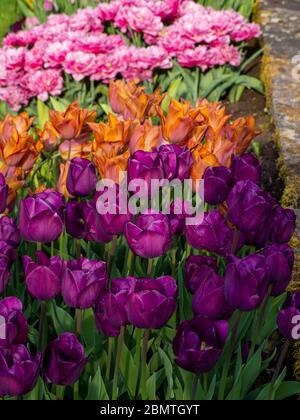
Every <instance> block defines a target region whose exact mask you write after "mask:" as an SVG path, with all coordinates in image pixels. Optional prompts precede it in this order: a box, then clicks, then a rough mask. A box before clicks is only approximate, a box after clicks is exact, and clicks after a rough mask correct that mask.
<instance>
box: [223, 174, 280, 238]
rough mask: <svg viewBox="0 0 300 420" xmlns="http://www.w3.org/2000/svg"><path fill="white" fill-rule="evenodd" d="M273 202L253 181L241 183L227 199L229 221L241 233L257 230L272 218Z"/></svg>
mask: <svg viewBox="0 0 300 420" xmlns="http://www.w3.org/2000/svg"><path fill="white" fill-rule="evenodd" d="M273 203H274V202H273V200H272V199H271V198H270V196H269V195H268V194H266V193H265V192H263V191H262V190H261V189H260V188H259V187H258V186H257V185H256V184H254V182H252V181H239V182H238V183H237V184H236V185H235V186H234V187H233V189H232V191H231V192H230V194H229V196H228V198H227V205H228V219H229V220H230V222H231V223H233V224H234V225H235V226H236V227H237V228H238V229H239V230H240V231H241V232H244V233H248V232H253V231H255V230H257V228H258V226H261V225H264V224H265V223H266V224H267V223H268V221H269V220H270V218H271V216H272V209H273Z"/></svg>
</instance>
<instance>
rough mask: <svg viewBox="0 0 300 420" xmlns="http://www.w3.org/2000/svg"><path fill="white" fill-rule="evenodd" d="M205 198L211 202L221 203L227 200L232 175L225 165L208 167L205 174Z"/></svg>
mask: <svg viewBox="0 0 300 420" xmlns="http://www.w3.org/2000/svg"><path fill="white" fill-rule="evenodd" d="M203 180H204V200H205V201H206V202H207V203H209V204H221V203H223V201H225V200H226V198H227V196H228V193H229V190H230V187H231V183H232V176H231V172H230V170H229V169H228V168H225V167H224V166H217V167H208V168H207V169H206V170H205V172H204V175H203Z"/></svg>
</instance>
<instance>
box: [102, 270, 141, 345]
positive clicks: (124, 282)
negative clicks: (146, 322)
mask: <svg viewBox="0 0 300 420" xmlns="http://www.w3.org/2000/svg"><path fill="white" fill-rule="evenodd" d="M134 282H135V278H133V277H127V278H123V279H122V278H120V279H113V280H112V282H111V289H110V290H106V291H103V292H101V293H100V295H99V297H98V299H97V302H96V307H95V318H96V325H97V328H98V330H99V331H100V332H101V333H102V334H104V335H106V336H107V337H116V336H118V335H119V334H120V328H121V327H123V326H125V325H126V324H128V319H127V300H128V292H129V290H130V289H131V287H132V286H133V285H134Z"/></svg>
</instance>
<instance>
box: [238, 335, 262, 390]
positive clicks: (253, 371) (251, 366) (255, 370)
mask: <svg viewBox="0 0 300 420" xmlns="http://www.w3.org/2000/svg"><path fill="white" fill-rule="evenodd" d="M263 346H264V343H263V344H262V345H261V346H260V347H259V349H258V350H257V351H256V353H255V354H254V355H253V357H251V359H250V360H249V362H248V363H247V364H246V366H245V367H244V369H243V371H242V374H241V376H242V396H245V395H246V394H247V393H248V391H249V390H250V389H251V387H252V386H253V385H254V383H255V381H256V379H257V378H258V376H259V374H260V372H261V365H262V357H261V352H262V349H263Z"/></svg>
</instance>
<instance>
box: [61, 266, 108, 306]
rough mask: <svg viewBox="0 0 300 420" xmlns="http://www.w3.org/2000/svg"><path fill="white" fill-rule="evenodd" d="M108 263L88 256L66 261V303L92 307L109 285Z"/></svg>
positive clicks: (63, 293) (63, 277) (63, 283)
mask: <svg viewBox="0 0 300 420" xmlns="http://www.w3.org/2000/svg"><path fill="white" fill-rule="evenodd" d="M107 281H108V278H107V271H106V263H105V262H103V261H91V260H88V259H87V258H80V259H79V260H70V261H66V262H65V265H64V269H63V276H62V295H63V298H64V301H65V303H66V304H67V305H68V306H70V307H72V308H78V309H87V308H91V307H92V306H93V305H94V304H95V302H96V300H97V297H98V295H99V293H100V292H101V290H102V289H104V288H105V287H106V286H107Z"/></svg>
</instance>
